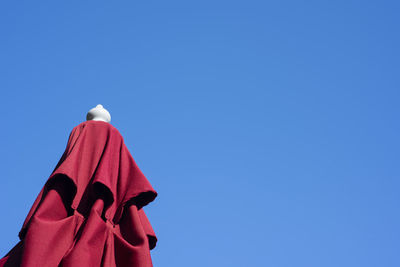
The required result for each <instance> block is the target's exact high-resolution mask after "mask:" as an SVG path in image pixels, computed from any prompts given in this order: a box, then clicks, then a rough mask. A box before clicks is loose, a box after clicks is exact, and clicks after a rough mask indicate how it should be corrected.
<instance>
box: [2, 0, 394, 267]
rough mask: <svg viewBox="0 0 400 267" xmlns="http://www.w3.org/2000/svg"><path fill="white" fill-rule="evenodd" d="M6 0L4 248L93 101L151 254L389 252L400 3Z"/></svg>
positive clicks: (294, 264) (343, 263)
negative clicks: (127, 159) (101, 111)
mask: <svg viewBox="0 0 400 267" xmlns="http://www.w3.org/2000/svg"><path fill="white" fill-rule="evenodd" d="M67 2H68V3H66V2H65V1H64V2H63V3H60V1H29V2H28V1H1V2H0V89H1V95H0V112H1V113H0V117H1V131H0V147H1V150H0V162H1V163H0V164H1V165H0V166H1V171H2V174H1V178H0V188H1V191H0V210H1V214H2V215H1V220H0V237H1V240H0V253H1V254H2V255H3V254H5V253H6V252H7V251H8V250H9V249H10V248H11V247H12V246H13V245H14V244H16V243H17V241H18V239H17V234H18V231H19V229H20V227H21V225H22V223H23V220H24V218H25V217H26V215H27V212H28V210H29V209H30V207H31V205H32V203H33V201H34V199H35V198H36V196H37V194H38V193H39V191H40V189H41V188H42V186H43V184H44V182H45V181H46V180H47V178H48V176H49V175H50V173H51V171H52V170H53V168H54V167H55V165H56V163H57V162H58V160H59V158H60V157H61V155H62V153H63V151H64V148H65V145H66V142H67V139H68V135H69V133H70V131H71V130H72V128H73V127H74V126H76V125H77V124H79V123H80V122H82V121H84V119H85V115H86V112H87V111H88V110H89V109H90V108H92V107H94V106H95V105H97V104H99V103H101V104H103V105H104V107H105V108H107V109H108V110H109V111H110V113H111V116H112V124H113V125H114V126H115V127H117V128H118V129H119V131H120V132H121V134H122V135H123V136H124V139H125V141H126V144H127V145H128V148H129V150H130V151H131V153H132V155H133V157H134V158H135V160H136V162H137V163H138V165H139V167H140V168H141V169H142V171H143V173H144V174H145V175H146V176H147V178H148V179H149V180H150V182H151V183H152V185H153V187H154V188H155V189H156V190H157V191H158V193H159V196H158V198H157V199H156V200H155V202H153V203H151V204H150V205H149V206H147V207H146V208H145V210H146V213H147V214H148V216H149V219H150V221H151V223H152V225H153V227H154V229H155V231H156V234H157V236H158V238H159V242H158V245H157V247H156V248H155V249H154V250H153V251H152V257H153V262H154V266H155V267H164V266H173V267H204V266H223V267H249V266H251V267H253V266H261V267H263V266H271V267H321V266H322V267H331V266H332V267H337V266H340V267H372V266H377V267H398V266H400V253H399V251H400V214H399V204H400V194H399V192H400V167H399V159H400V156H399V151H400V142H399V134H400V127H399V115H400V106H399V101H400V75H399V72H400V67H399V62H400V53H399V47H400V35H399V27H400V16H399V8H400V4H399V1H368V0H367V1H352V0H346V1H266V0H264V1H252V0H248V1H234V0H230V1H227V0H226V1H220V0H212V1H211V0H202V1H174V0H171V1H107V2H102V1H67Z"/></svg>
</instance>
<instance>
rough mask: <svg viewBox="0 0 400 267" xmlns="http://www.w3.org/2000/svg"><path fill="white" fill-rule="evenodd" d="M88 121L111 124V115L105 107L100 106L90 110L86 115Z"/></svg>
mask: <svg viewBox="0 0 400 267" xmlns="http://www.w3.org/2000/svg"><path fill="white" fill-rule="evenodd" d="M86 120H87V121H104V122H110V121H111V115H110V113H109V112H108V111H107V109H105V108H104V107H103V105H100V104H98V105H97V106H96V107H95V108H92V109H91V110H89V112H88V113H87V115H86Z"/></svg>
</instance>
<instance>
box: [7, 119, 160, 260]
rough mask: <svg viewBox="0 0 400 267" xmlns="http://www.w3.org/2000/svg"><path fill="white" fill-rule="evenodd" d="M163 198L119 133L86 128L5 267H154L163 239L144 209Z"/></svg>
mask: <svg viewBox="0 0 400 267" xmlns="http://www.w3.org/2000/svg"><path fill="white" fill-rule="evenodd" d="M156 196H157V193H156V191H155V190H154V189H153V187H152V186H151V184H150V183H149V181H148V180H147V179H146V177H145V176H144V175H143V173H142V172H141V171H140V169H139V168H138V166H137V165H136V163H135V161H134V159H133V158H132V156H131V154H130V153H129V151H128V149H127V147H126V146H125V144H124V140H123V138H122V136H121V134H120V133H119V132H118V130H117V129H116V128H115V127H113V126H112V125H111V124H109V123H107V122H104V121H94V120H90V121H86V122H83V123H81V124H79V125H78V126H76V127H75V128H74V129H73V130H72V132H71V134H70V136H69V140H68V144H67V147H66V149H65V152H64V154H63V155H62V157H61V159H60V161H59V163H58V164H57V166H56V168H55V169H54V171H53V172H52V174H51V175H50V177H49V179H48V181H47V182H46V184H45V185H44V187H43V189H42V190H41V192H40V193H39V195H38V197H37V199H36V200H35V202H34V204H33V206H32V208H31V210H30V211H29V214H28V216H27V217H26V219H25V222H24V224H23V226H22V229H21V231H20V233H19V237H20V240H21V241H20V242H19V243H18V244H17V245H16V246H15V247H14V248H13V249H12V250H11V251H10V252H9V253H8V254H7V255H6V256H5V257H4V258H3V259H1V260H0V267H1V266H4V267H8V266H22V267H33V266H37V267H55V266H65V267H70V266H71V267H72V266H74V267H77V266H84V267H86V266H104V267H111V266H118V267H119V266H130V267H132V266H138V267H148V266H152V262H151V256H150V250H151V249H153V248H154V247H155V245H156V242H157V238H156V236H155V234H154V231H153V229H152V227H151V224H150V222H149V220H148V219H147V217H146V214H145V213H144V211H143V207H144V206H146V205H147V204H149V203H150V202H151V201H153V200H154V199H155V197H156Z"/></svg>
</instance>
